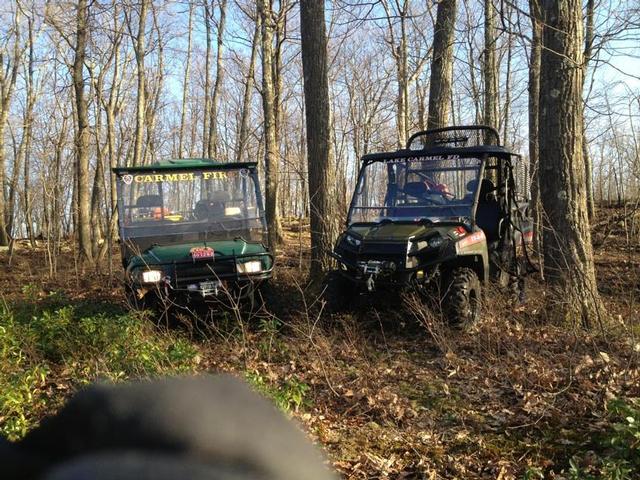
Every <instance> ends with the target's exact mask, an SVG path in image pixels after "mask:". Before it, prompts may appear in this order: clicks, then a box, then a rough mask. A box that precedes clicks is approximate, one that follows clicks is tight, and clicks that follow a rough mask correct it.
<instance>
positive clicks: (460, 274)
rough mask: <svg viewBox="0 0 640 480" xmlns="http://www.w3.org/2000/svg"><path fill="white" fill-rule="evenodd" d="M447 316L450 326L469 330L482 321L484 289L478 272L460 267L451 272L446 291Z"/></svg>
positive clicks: (445, 305)
mask: <svg viewBox="0 0 640 480" xmlns="http://www.w3.org/2000/svg"><path fill="white" fill-rule="evenodd" d="M445 292H446V293H445V298H444V307H445V309H444V310H445V314H446V315H447V319H448V320H449V323H450V325H452V326H454V327H457V328H461V329H463V330H467V329H469V328H471V327H472V326H474V325H475V324H476V323H477V322H478V320H479V319H480V313H481V303H482V302H481V300H482V289H481V285H480V279H479V278H478V275H477V274H476V272H474V271H473V270H472V269H470V268H466V267H460V268H456V269H454V270H452V271H451V273H450V274H449V279H448V283H447V288H446V290H445Z"/></svg>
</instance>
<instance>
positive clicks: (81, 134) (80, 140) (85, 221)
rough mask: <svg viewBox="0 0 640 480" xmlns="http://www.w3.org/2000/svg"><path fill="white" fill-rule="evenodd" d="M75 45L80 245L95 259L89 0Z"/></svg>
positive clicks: (83, 4)
mask: <svg viewBox="0 0 640 480" xmlns="http://www.w3.org/2000/svg"><path fill="white" fill-rule="evenodd" d="M77 8H78V12H77V24H76V28H77V29H76V45H75V48H74V50H75V51H74V53H75V57H74V61H73V67H72V74H73V89H74V92H75V102H76V121H77V125H76V138H75V144H76V145H75V146H76V187H77V195H76V201H77V212H78V213H77V215H78V217H77V218H78V223H77V225H76V228H77V231H78V247H79V250H80V260H81V262H82V263H86V264H91V263H92V262H93V252H92V250H91V198H90V192H89V190H90V188H89V135H90V130H89V113H88V109H87V99H86V98H85V92H84V87H85V84H84V62H85V53H86V46H87V26H88V25H87V22H88V17H89V8H88V6H87V0H79V1H78V6H77Z"/></svg>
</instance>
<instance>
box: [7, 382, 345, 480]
mask: <svg viewBox="0 0 640 480" xmlns="http://www.w3.org/2000/svg"><path fill="white" fill-rule="evenodd" d="M0 478H2V479H3V480H13V479H46V480H85V479H86V480H89V479H91V480H102V479H105V480H106V479H109V480H129V479H131V480H133V479H136V480H145V479H149V480H150V479H154V480H165V479H166V480H169V479H176V480H178V479H192V480H205V479H206V480H209V479H216V480H217V479H224V480H227V479H229V480H231V479H233V480H240V479H305V480H313V479H333V478H335V477H334V475H333V474H332V473H330V472H329V470H328V469H327V468H326V467H325V466H324V464H323V459H322V457H321V455H320V453H319V452H318V451H317V449H315V448H314V447H313V446H312V445H311V443H310V442H309V440H308V439H307V438H306V437H305V435H304V434H303V433H302V432H301V431H300V430H299V429H298V428H297V427H296V426H295V425H294V424H293V423H292V422H290V421H288V420H287V419H286V418H285V417H284V416H283V415H282V414H281V413H280V412H278V411H277V410H276V409H275V408H274V407H273V406H272V405H271V404H270V403H269V402H268V401H267V400H265V399H263V398H262V397H260V396H259V395H258V394H256V393H254V392H253V391H252V390H250V389H249V387H248V386H247V385H246V384H245V383H244V382H242V381H241V380H239V379H236V378H234V377H231V376H226V375H225V376H217V377H212V376H201V377H194V378H174V379H166V380H158V381H153V382H140V383H130V384H123V385H95V386H91V387H89V388H87V389H85V390H82V391H80V392H79V393H78V394H76V395H75V396H74V397H73V398H72V399H71V400H70V401H69V402H68V403H67V404H66V405H65V406H64V407H63V408H62V409H61V410H60V412H59V413H58V414H57V415H55V416H53V417H49V418H46V419H45V420H43V421H42V423H41V425H40V426H39V427H38V428H36V429H35V430H33V431H31V432H30V433H28V434H27V436H26V437H25V438H24V439H22V440H21V441H19V442H16V443H9V442H5V441H2V440H0Z"/></svg>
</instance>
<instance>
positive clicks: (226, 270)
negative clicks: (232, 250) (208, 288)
mask: <svg viewBox="0 0 640 480" xmlns="http://www.w3.org/2000/svg"><path fill="white" fill-rule="evenodd" d="M229 274H235V266H234V263H233V261H216V262H211V261H208V262H203V261H201V262H193V263H176V264H174V265H172V271H171V279H172V281H174V282H176V283H177V284H179V285H180V284H184V283H190V282H195V281H202V280H208V279H215V278H218V277H222V276H226V275H229Z"/></svg>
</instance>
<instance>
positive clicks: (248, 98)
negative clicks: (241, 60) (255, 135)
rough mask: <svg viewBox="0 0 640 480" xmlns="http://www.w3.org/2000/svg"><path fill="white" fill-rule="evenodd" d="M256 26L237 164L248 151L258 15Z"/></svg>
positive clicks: (239, 129) (243, 100) (238, 143)
mask: <svg viewBox="0 0 640 480" xmlns="http://www.w3.org/2000/svg"><path fill="white" fill-rule="evenodd" d="M255 22H256V25H255V29H254V31H253V39H252V41H251V58H250V59H249V69H248V70H247V76H246V77H245V84H244V94H243V97H242V98H243V99H242V111H241V113H240V126H239V128H238V140H237V144H236V152H235V153H236V162H241V161H242V156H243V154H244V151H245V149H246V145H247V140H248V138H249V116H250V114H251V98H252V93H253V83H254V78H253V77H254V76H255V68H256V57H257V55H258V46H259V43H260V18H259V17H258V16H257V15H256V19H255Z"/></svg>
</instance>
